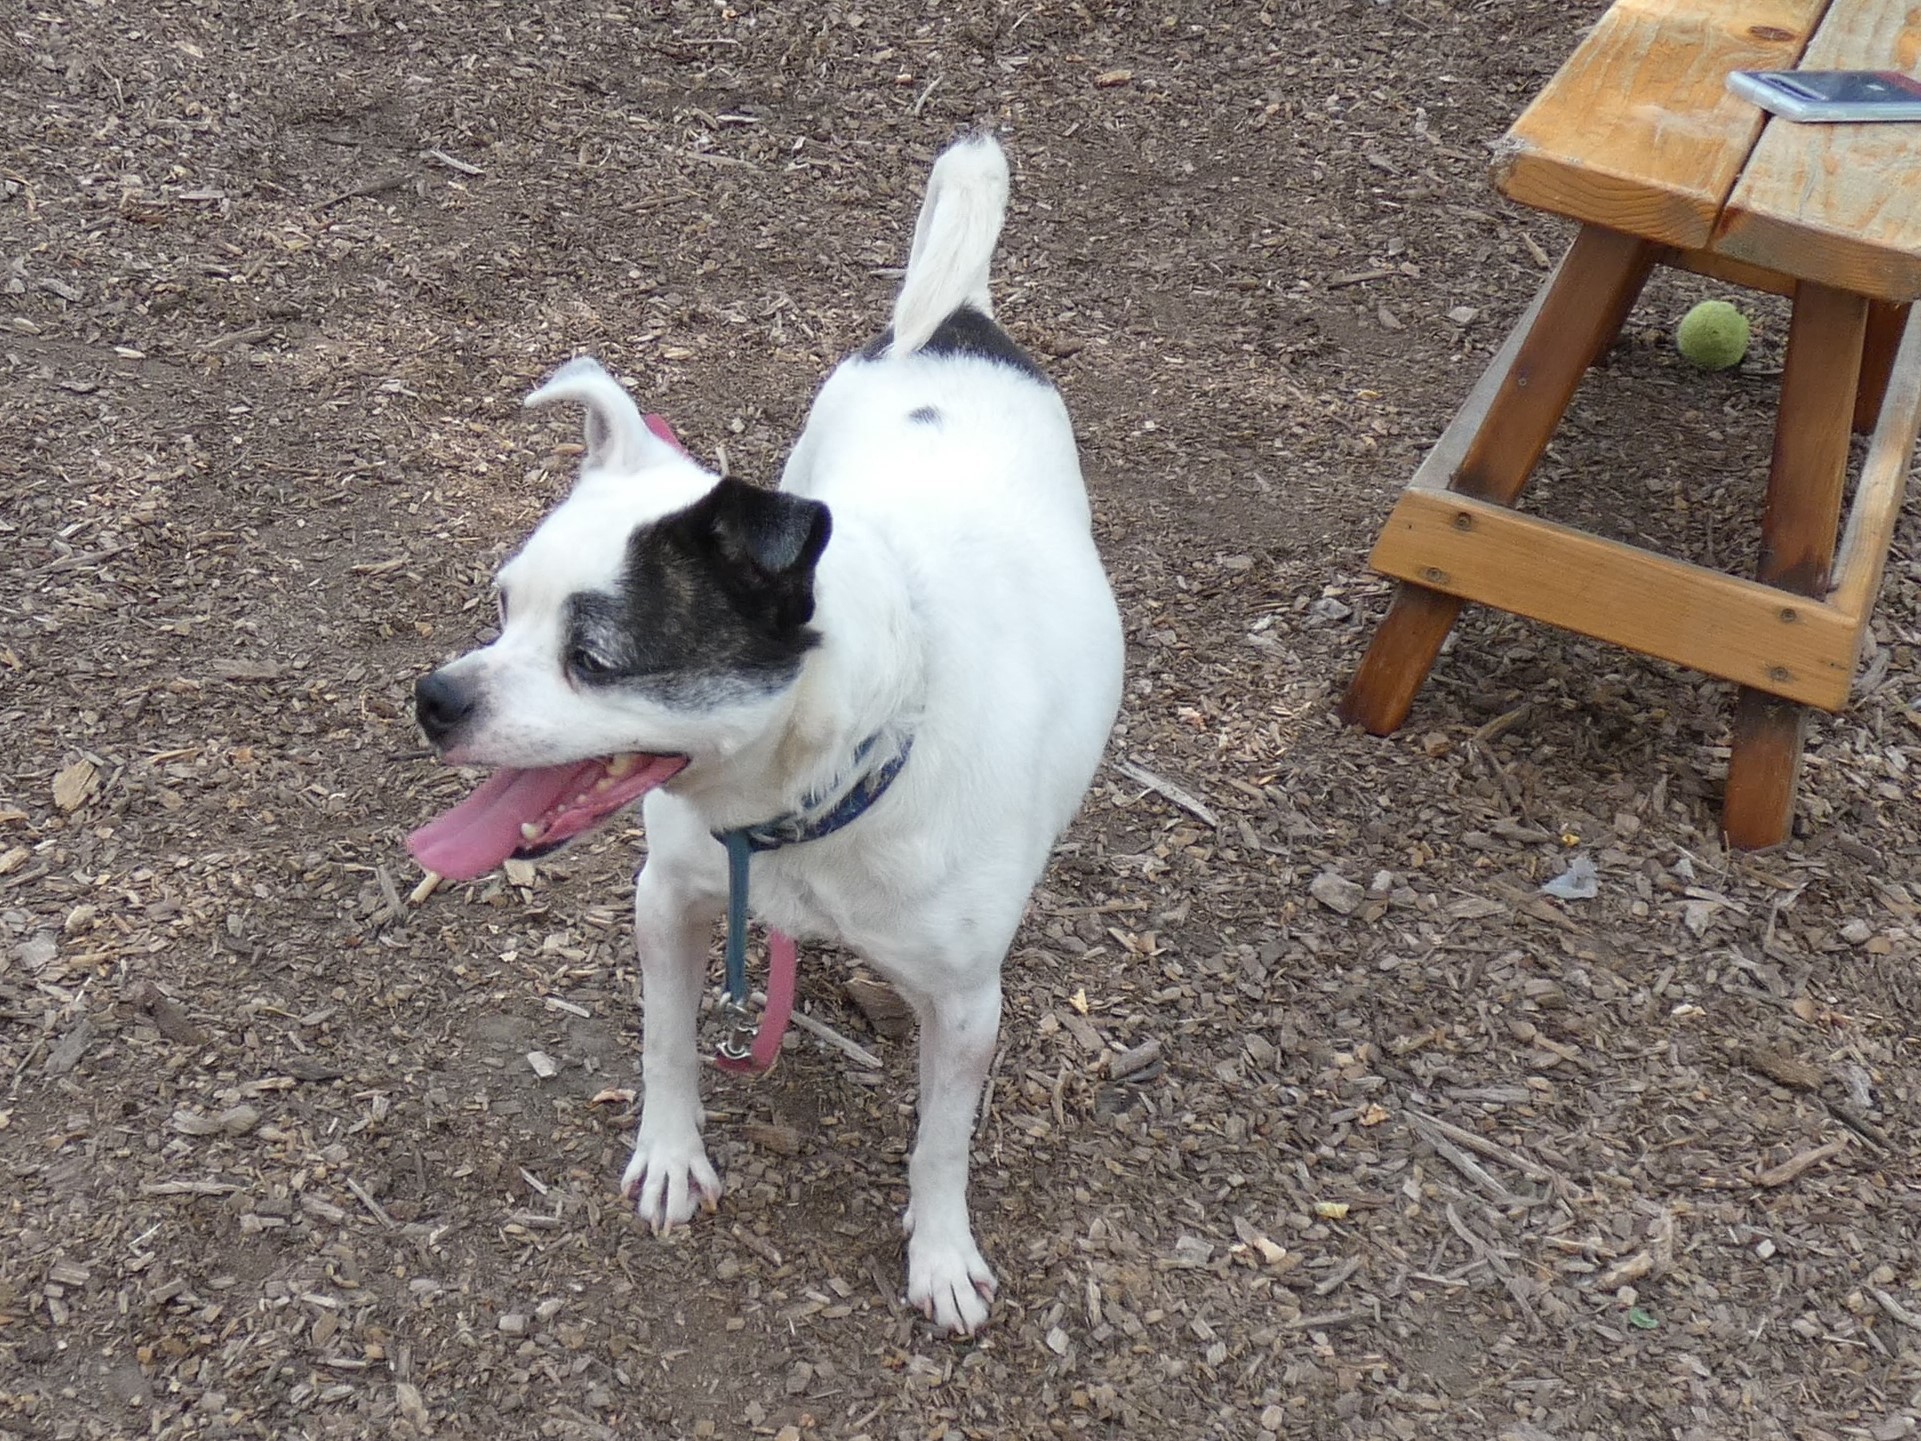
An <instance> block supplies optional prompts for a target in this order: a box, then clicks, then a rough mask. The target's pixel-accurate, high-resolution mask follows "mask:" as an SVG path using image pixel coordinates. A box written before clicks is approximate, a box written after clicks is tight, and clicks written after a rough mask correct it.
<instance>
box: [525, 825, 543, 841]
mask: <svg viewBox="0 0 1921 1441" xmlns="http://www.w3.org/2000/svg"><path fill="white" fill-rule="evenodd" d="M520 838H521V839H522V840H523V841H537V840H539V839H540V827H539V826H537V825H535V824H534V823H533V822H532V821H522V822H521V823H520Z"/></svg>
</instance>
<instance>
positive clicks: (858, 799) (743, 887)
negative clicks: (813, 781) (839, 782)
mask: <svg viewBox="0 0 1921 1441" xmlns="http://www.w3.org/2000/svg"><path fill="white" fill-rule="evenodd" d="M878 739H879V737H878V736H869V737H868V738H867V739H866V740H864V741H862V742H861V744H860V746H859V748H858V749H857V750H856V751H855V752H854V764H855V765H856V766H859V765H860V764H861V763H862V762H864V761H865V760H866V759H867V758H868V756H869V755H870V754H872V752H873V749H874V745H875V742H876V741H877V740H878ZM913 748H914V742H913V738H912V737H911V736H910V737H908V738H907V740H906V741H904V742H903V743H902V745H901V748H900V751H899V752H898V753H897V754H896V755H894V756H893V757H892V758H890V759H889V760H888V761H886V762H885V763H884V764H882V765H879V766H876V767H875V768H874V769H873V770H871V771H868V772H867V773H866V774H864V775H862V776H861V777H860V778H859V779H858V780H856V781H855V782H854V784H853V786H852V787H851V788H850V789H849V790H848V791H847V793H846V794H845V795H843V796H841V797H840V799H839V800H838V801H835V802H833V803H832V804H831V805H829V803H828V801H827V800H826V799H825V798H823V797H817V796H809V797H808V798H807V801H806V802H805V804H804V805H803V806H802V808H801V810H799V811H796V812H793V813H791V814H789V815H785V816H777V817H775V818H774V819H773V820H771V821H764V822H762V823H761V824H760V825H755V826H739V827H736V828H735V829H734V830H731V831H715V832H714V839H715V840H717V841H719V842H720V843H721V844H722V845H724V846H726V847H727V949H726V959H727V983H726V994H725V995H724V996H723V997H722V998H721V1003H720V1011H721V1022H722V1026H723V1028H724V1029H723V1033H722V1035H721V1039H720V1044H719V1045H718V1046H716V1047H715V1050H714V1064H715V1065H716V1066H718V1067H719V1068H720V1069H721V1070H723V1071H733V1072H735V1073H737V1074H745V1075H759V1074H760V1073H761V1072H763V1071H766V1070H768V1069H769V1068H770V1067H771V1066H772V1065H773V1064H774V1061H775V1059H776V1058H777V1057H778V1056H779V1055H780V1042H781V1038H782V1037H783V1036H784V1035H786V1033H787V1022H788V1020H789V1019H790V1018H791V1016H792V1015H793V1011H794V983H795V972H796V971H797V970H798V969H799V964H800V948H799V947H798V946H796V945H795V944H794V938H793V937H792V936H789V935H787V934H785V933H784V932H781V931H776V930H771V929H770V930H769V931H768V933H767V1004H766V1005H765V1006H764V1007H762V1009H761V1013H760V1020H759V1022H758V1023H756V1021H755V1019H754V1012H753V1008H752V1006H751V1004H750V1002H751V1001H752V999H753V997H752V994H751V993H750V992H749V990H748V987H747V882H748V870H749V867H750V864H751V862H752V861H753V858H754V855H755V853H756V852H758V851H773V850H779V849H780V848H781V847H782V846H792V845H801V844H803V843H805V842H807V841H817V840H819V839H820V838H821V837H822V836H829V835H832V834H833V833H834V832H835V831H837V830H840V829H841V828H842V827H843V826H846V825H849V824H851V823H852V822H853V821H855V820H858V819H859V818H860V817H861V815H863V814H864V813H865V812H866V810H867V808H868V807H869V806H871V805H873V803H874V802H875V801H877V800H879V799H880V798H881V796H882V795H884V794H885V793H886V791H887V788H888V787H889V786H890V785H892V784H893V783H894V777H895V776H897V775H899V774H900V770H901V767H902V766H904V765H906V764H907V756H908V753H909V752H910V751H912V750H913Z"/></svg>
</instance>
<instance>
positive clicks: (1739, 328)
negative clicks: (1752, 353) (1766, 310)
mask: <svg viewBox="0 0 1921 1441" xmlns="http://www.w3.org/2000/svg"><path fill="white" fill-rule="evenodd" d="M1674 343H1675V345H1677V346H1678V347H1679V348H1680V351H1681V354H1682V355H1683V356H1685V357H1686V358H1687V359H1688V360H1689V361H1691V362H1692V363H1693V364H1695V365H1698V366H1700V367H1701V369H1703V370H1726V369H1728V367H1730V366H1734V365H1739V364H1740V363H1741V357H1742V356H1744V355H1746V354H1747V353H1748V318H1747V316H1745V315H1743V314H1742V313H1741V312H1740V311H1738V310H1736V309H1735V308H1734V307H1733V306H1732V305H1731V304H1729V303H1728V302H1727V301H1725V300H1704V301H1702V302H1701V303H1700V304H1699V305H1697V306H1695V307H1694V309H1692V310H1690V311H1689V312H1688V313H1687V314H1686V315H1684V316H1682V317H1681V323H1680V324H1679V325H1678V326H1676V327H1675V329H1674Z"/></svg>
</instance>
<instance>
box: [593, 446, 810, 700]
mask: <svg viewBox="0 0 1921 1441" xmlns="http://www.w3.org/2000/svg"><path fill="white" fill-rule="evenodd" d="M831 528H832V521H831V518H830V517H829V515H828V511H827V507H826V506H824V505H822V504H821V503H820V502H819V501H816V500H807V499H804V498H802V497H800V496H794V495H786V494H783V493H781V492H779V491H770V490H761V489H759V488H758V487H755V486H751V485H748V484H746V483H745V482H744V481H738V480H723V481H721V482H720V483H719V484H717V485H716V486H715V487H714V488H713V489H712V490H711V491H709V492H708V493H707V494H706V495H705V496H703V497H701V499H699V500H697V501H695V502H694V503H693V504H692V505H690V506H688V507H687V508H686V509H685V510H680V511H676V512H674V513H673V514H672V515H668V516H663V517H662V518H661V519H660V520H657V521H654V522H653V523H651V524H648V525H643V526H640V527H638V528H636V529H635V531H634V533H633V534H632V535H631V536H630V537H629V538H628V541H627V563H626V566H625V568H624V570H623V572H622V574H621V578H620V584H619V586H618V588H617V589H616V590H614V591H612V592H607V591H580V592H578V593H576V594H575V595H574V596H572V597H571V598H570V599H569V600H568V603H567V641H566V654H565V657H564V660H565V663H566V666H567V672H568V674H569V675H570V676H571V677H572V678H573V680H574V682H575V684H577V685H582V686H639V687H643V688H645V689H647V690H649V691H651V692H654V693H656V694H657V695H659V696H660V698H661V699H663V700H675V699H679V700H683V701H686V700H691V699H693V698H695V697H697V696H701V695H710V694H712V693H713V692H714V691H715V690H716V689H717V688H731V687H733V686H739V685H745V686H746V687H748V688H749V689H753V690H776V689H778V688H779V687H781V686H782V685H785V684H786V683H787V682H789V681H791V680H792V679H793V677H794V674H795V672H796V671H798V670H799V669H800V663H801V660H802V659H803V658H804V657H805V656H806V654H807V652H808V651H809V650H811V649H813V647H814V646H815V645H817V644H818V643H819V641H820V636H819V635H818V633H817V632H815V631H814V630H812V629H811V628H810V627H809V626H808V624H807V623H808V621H810V620H811V619H813V615H814V567H815V565H816V564H817V563H818V562H819V560H820V555H821V551H822V550H823V549H825V547H826V545H827V537H828V534H829V532H830V530H831Z"/></svg>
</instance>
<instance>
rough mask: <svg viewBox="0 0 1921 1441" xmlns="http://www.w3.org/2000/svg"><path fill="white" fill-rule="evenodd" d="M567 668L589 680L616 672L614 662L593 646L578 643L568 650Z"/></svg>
mask: <svg viewBox="0 0 1921 1441" xmlns="http://www.w3.org/2000/svg"><path fill="white" fill-rule="evenodd" d="M567 668H568V669H569V670H571V671H572V672H573V673H574V674H575V675H577V676H582V677H585V678H587V679H589V680H593V679H598V678H599V677H601V676H608V675H612V674H613V673H614V664H613V662H612V661H610V660H608V659H607V657H605V656H604V655H602V654H600V652H599V651H597V650H595V649H594V648H593V647H592V646H585V645H577V646H575V647H574V648H573V650H571V651H570V652H568V655H567Z"/></svg>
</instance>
